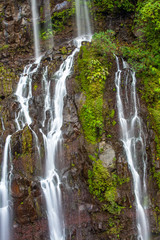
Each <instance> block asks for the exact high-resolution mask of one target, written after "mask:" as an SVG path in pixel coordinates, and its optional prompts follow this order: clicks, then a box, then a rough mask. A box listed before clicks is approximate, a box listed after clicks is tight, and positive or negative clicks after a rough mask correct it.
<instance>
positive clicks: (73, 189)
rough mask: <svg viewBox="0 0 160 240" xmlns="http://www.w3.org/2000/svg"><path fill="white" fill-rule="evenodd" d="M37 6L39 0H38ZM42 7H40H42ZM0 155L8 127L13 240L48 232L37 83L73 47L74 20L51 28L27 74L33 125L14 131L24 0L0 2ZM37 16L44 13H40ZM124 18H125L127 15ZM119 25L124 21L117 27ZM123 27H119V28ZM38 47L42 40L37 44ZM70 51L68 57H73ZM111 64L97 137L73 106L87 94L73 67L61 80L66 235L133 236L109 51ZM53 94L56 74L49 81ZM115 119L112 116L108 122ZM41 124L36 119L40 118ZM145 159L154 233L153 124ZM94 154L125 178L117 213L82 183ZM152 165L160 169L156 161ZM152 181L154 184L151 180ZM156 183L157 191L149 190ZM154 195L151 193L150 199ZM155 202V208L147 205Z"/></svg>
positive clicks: (24, 50) (84, 239)
mask: <svg viewBox="0 0 160 240" xmlns="http://www.w3.org/2000/svg"><path fill="white" fill-rule="evenodd" d="M38 4H39V8H41V7H43V6H44V1H42V0H41V1H40V0H39V1H38ZM68 8H70V2H69V1H59V0H57V1H51V12H52V14H54V13H55V12H57V11H63V10H65V9H68ZM41 9H42V8H41ZM0 17H1V19H0V84H1V88H0V118H1V122H0V163H2V160H3V148H4V144H5V139H6V137H7V136H8V134H12V140H11V152H12V163H10V164H9V165H12V168H10V169H12V174H11V175H12V176H11V187H10V196H11V200H12V201H11V202H12V204H11V208H12V209H13V213H12V214H13V224H12V225H13V227H12V233H13V237H12V239H13V240H20V239H21V240H26V239H27V240H31V239H34V240H39V239H41V240H49V234H48V223H47V216H46V210H45V209H46V207H45V202H44V196H43V194H42V191H41V187H40V178H41V176H42V172H43V169H44V167H45V166H44V158H45V156H44V146H43V139H42V134H41V133H40V132H39V130H38V129H39V127H40V126H41V119H42V113H43V104H44V102H43V101H42V99H43V95H44V93H43V89H42V85H41V80H42V76H43V73H44V69H45V68H46V66H48V73H47V74H48V78H52V77H53V74H54V73H55V71H56V70H57V69H58V68H59V66H60V64H61V63H62V62H63V61H64V60H65V59H66V57H67V56H68V55H69V54H70V53H71V52H72V50H73V49H74V46H73V43H72V41H68V40H71V36H72V35H73V32H74V31H73V28H72V26H71V24H70V21H71V19H70V20H68V22H67V23H66V25H65V29H64V30H63V31H61V32H59V33H57V35H56V36H55V46H54V48H53V49H51V50H49V51H47V52H46V53H45V54H44V57H43V59H42V61H41V65H40V67H39V70H38V72H37V73H36V74H34V75H33V79H32V94H33V97H32V99H31V100H30V102H29V110H30V115H31V117H32V119H33V122H32V125H31V126H30V127H29V126H27V125H26V126H25V127H24V128H23V129H22V130H21V131H16V130H17V127H16V123H15V115H16V114H17V113H18V111H19V109H20V106H19V104H18V102H17V100H16V98H15V96H14V92H15V89H16V87H17V83H18V80H19V75H20V74H21V73H22V72H23V67H24V66H25V65H26V64H28V63H29V61H30V60H31V59H32V58H33V52H34V51H33V40H32V38H33V36H32V21H31V18H32V17H31V6H30V1H27V0H23V1H22V0H21V1H20V0H16V1H12V0H10V1H8V0H7V1H1V3H0ZM42 18H43V16H42ZM126 21H128V22H130V21H131V18H129V19H128V20H126ZM107 22H108V23H109V22H110V24H111V25H112V27H113V29H114V30H116V34H117V35H118V38H119V39H120V38H121V37H122V36H123V37H122V38H123V40H124V41H126V39H127V40H128V39H129V40H130V39H131V37H132V36H131V32H129V33H128V32H127V31H125V29H124V28H123V27H122V23H124V22H125V20H124V19H122V20H120V18H119V19H118V22H117V19H114V18H112V19H109V17H107ZM102 25H103V24H101V23H97V24H96V28H97V29H100V30H101V29H104V30H105V29H106V28H105V27H106V26H105V25H104V27H103V26H102ZM122 28H123V29H122ZM124 32H125V35H124V34H123V33H124ZM41 48H42V49H43V41H42V46H41ZM76 61H77V56H76V57H75V65H76ZM110 61H111V63H112V67H111V68H110V70H109V76H108V77H107V81H106V85H105V89H104V96H103V98H104V106H103V107H104V108H105V107H106V106H107V107H106V108H107V109H109V110H107V111H111V110H112V109H115V114H114V116H113V117H112V118H111V117H110V116H108V115H107V114H106V115H105V116H104V119H105V120H104V122H105V124H104V134H103V135H102V139H101V141H97V143H95V144H91V143H89V142H88V141H87V140H86V138H85V135H84V132H83V129H82V126H81V122H80V117H79V112H80V109H81V108H82V106H83V104H84V103H85V101H86V96H85V94H84V93H82V92H81V91H80V89H79V86H78V83H77V81H76V69H75V71H74V69H73V75H72V76H70V77H69V78H68V79H67V81H66V87H67V96H66V97H65V99H64V111H63V119H64V121H63V127H62V131H63V151H62V152H61V158H62V160H63V161H60V162H59V165H60V166H59V167H60V169H61V171H60V174H61V181H62V198H63V212H64V219H65V226H66V240H70V239H78V240H93V239H94V240H104V239H105V240H106V239H112V240H113V239H117V240H118V239H123V240H129V239H132V240H134V239H137V238H136V232H137V231H136V226H135V222H134V221H133V219H134V220H135V206H134V196H133V191H132V189H131V187H132V184H133V183H132V180H131V175H130V171H129V169H128V165H127V162H126V157H125V154H124V152H123V147H122V143H121V142H120V141H119V125H118V124H117V122H118V120H117V109H116V100H115V93H114V91H113V89H114V88H115V86H114V77H115V76H114V74H115V70H116V63H115V60H114V59H113V58H112V57H110ZM50 88H51V90H52V94H53V95H54V88H55V82H54V81H52V84H51V86H50ZM141 106H143V107H142V109H141V110H142V111H141V115H142V118H143V119H144V122H145V123H146V120H145V119H147V114H148V113H147V110H146V106H145V104H144V103H143V102H142V101H141ZM113 121H115V122H114V124H112V123H113ZM41 127H42V126H41ZM31 129H32V130H33V131H34V132H35V133H36V134H37V136H38V139H39V142H40V152H41V154H40V156H39V155H38V150H37V145H36V139H35V135H34V132H33V131H32V130H31ZM145 134H146V142H147V153H148V166H147V175H148V178H149V177H151V180H150V181H149V183H148V193H149V198H150V203H149V215H150V224H151V231H152V232H153V239H159V213H158V212H157V211H156V209H157V208H156V207H159V208H160V201H159V195H160V192H159V191H158V188H157V184H156V182H155V181H154V180H152V174H151V172H150V169H151V168H152V167H153V164H152V161H153V160H154V156H155V143H154V132H153V131H152V130H151V129H150V126H149V127H146V129H145ZM93 156H94V157H95V156H96V158H97V159H100V160H101V161H102V165H103V167H104V168H105V169H107V170H108V172H109V174H113V173H116V175H117V176H118V177H119V178H120V179H123V180H124V179H129V180H128V181H126V182H125V183H122V184H119V185H118V187H117V189H116V199H115V202H116V204H117V205H118V206H121V207H122V211H121V214H113V213H111V212H109V211H107V210H106V209H105V210H104V209H103V204H104V203H102V202H101V201H99V200H98V199H97V198H96V197H95V196H94V195H92V194H91V193H90V191H89V183H88V172H89V171H91V170H92V169H93V165H94V164H93V159H92V158H93ZM156 168H157V169H160V165H159V161H157V162H156ZM153 186H154V187H153ZM156 191H157V193H156ZM153 199H154V200H153ZM154 208H155V211H154Z"/></svg>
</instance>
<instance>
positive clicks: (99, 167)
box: [88, 157, 129, 215]
mask: <svg viewBox="0 0 160 240" xmlns="http://www.w3.org/2000/svg"><path fill="white" fill-rule="evenodd" d="M91 159H92V160H93V169H92V170H89V171H88V183H89V191H90V193H92V194H93V195H94V197H96V198H98V200H99V201H100V202H102V203H103V210H104V211H106V210H107V211H108V212H109V213H111V214H115V215H119V214H120V212H121V210H122V209H123V208H124V207H123V206H120V205H119V204H118V203H117V202H116V199H117V187H118V186H120V185H122V184H123V183H125V182H128V181H129V179H122V178H119V177H118V175H116V174H115V173H110V172H109V171H108V169H107V168H105V167H104V166H103V164H102V161H101V160H96V159H95V158H93V157H91Z"/></svg>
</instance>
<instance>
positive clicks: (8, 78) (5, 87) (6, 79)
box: [0, 63, 18, 96]
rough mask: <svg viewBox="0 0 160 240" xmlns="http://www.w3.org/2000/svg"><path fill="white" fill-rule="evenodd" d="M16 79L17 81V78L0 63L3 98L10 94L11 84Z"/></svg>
mask: <svg viewBox="0 0 160 240" xmlns="http://www.w3.org/2000/svg"><path fill="white" fill-rule="evenodd" d="M16 79H18V76H16V75H15V73H14V72H13V71H12V70H11V69H9V68H8V67H6V66H5V65H4V64H2V63H0V81H1V83H2V89H1V91H3V94H4V95H5V96H8V95H10V94H11V93H12V82H13V81H15V80H16Z"/></svg>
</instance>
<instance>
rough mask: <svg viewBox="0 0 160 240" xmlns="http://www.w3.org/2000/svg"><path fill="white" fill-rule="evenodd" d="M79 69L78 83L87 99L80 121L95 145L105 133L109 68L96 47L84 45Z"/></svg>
mask: <svg viewBox="0 0 160 240" xmlns="http://www.w3.org/2000/svg"><path fill="white" fill-rule="evenodd" d="M77 68H78V73H79V74H78V76H77V82H78V83H79V86H80V90H81V91H82V92H83V93H84V95H85V97H86V100H85V104H83V106H82V108H81V109H80V113H79V115H80V120H81V123H82V128H83V130H84V134H85V137H86V139H87V140H88V141H90V142H91V143H95V142H96V141H98V139H100V137H101V135H102V133H103V127H104V123H103V90H104V86H105V81H106V79H107V75H108V67H107V65H106V66H104V65H103V63H102V62H101V59H100V58H99V57H98V56H97V55H96V50H95V48H94V47H92V46H91V45H84V46H82V48H81V50H80V53H79V57H78V64H77Z"/></svg>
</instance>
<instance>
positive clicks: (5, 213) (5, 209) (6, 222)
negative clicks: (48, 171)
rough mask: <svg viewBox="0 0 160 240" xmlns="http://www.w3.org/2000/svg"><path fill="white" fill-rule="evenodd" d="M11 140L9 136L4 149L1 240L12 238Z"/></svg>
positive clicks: (0, 196)
mask: <svg viewBox="0 0 160 240" xmlns="http://www.w3.org/2000/svg"><path fill="white" fill-rule="evenodd" d="M10 139H11V135H8V137H7V139H6V143H5V147H4V153H3V162H2V170H1V181H0V239H1V240H9V238H10V214H9V193H8V191H9V189H8V187H9V181H8V164H9V163H8V160H9V159H10Z"/></svg>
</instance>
